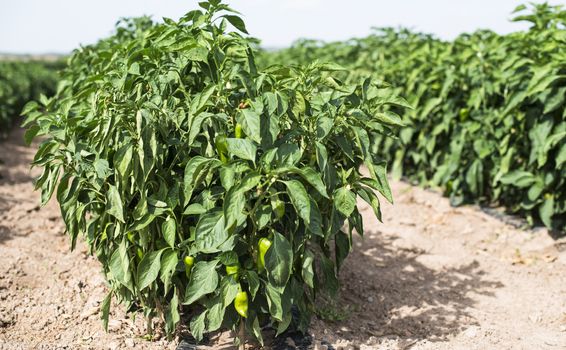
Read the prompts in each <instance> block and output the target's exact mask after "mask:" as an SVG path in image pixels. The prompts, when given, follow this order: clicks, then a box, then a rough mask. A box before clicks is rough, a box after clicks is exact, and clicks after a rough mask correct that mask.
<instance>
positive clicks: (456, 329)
mask: <svg viewBox="0 0 566 350" xmlns="http://www.w3.org/2000/svg"><path fill="white" fill-rule="evenodd" d="M21 138H22V132H21V130H16V131H15V132H13V133H12V135H11V137H10V139H9V140H7V141H5V142H3V143H0V159H2V160H3V162H4V164H2V165H0V174H1V176H2V177H3V178H2V179H0V349H1V350H4V349H10V350H12V349H133V348H135V349H174V348H175V347H176V344H177V342H178V339H177V340H173V341H171V342H168V341H166V340H165V339H160V340H157V341H154V342H148V341H146V340H144V339H143V338H142V336H143V334H144V324H143V321H142V319H141V318H137V319H136V320H133V319H132V318H130V317H128V316H126V315H125V313H124V312H123V311H122V310H121V308H119V307H113V308H112V315H111V322H110V331H109V333H106V332H104V330H103V329H102V324H101V322H100V317H99V314H98V310H99V306H100V301H101V300H102V299H103V297H104V295H105V291H106V286H105V282H104V279H103V277H102V275H101V273H100V265H99V264H98V262H97V261H96V260H95V259H94V258H92V257H90V256H88V254H87V251H86V249H85V247H84V246H83V245H80V246H79V247H78V248H77V249H76V250H75V251H74V252H69V242H68V239H67V237H66V236H64V235H63V230H64V229H63V224H62V222H61V220H60V217H59V210H58V208H57V204H56V203H50V204H49V205H48V206H46V207H45V208H41V209H40V208H39V206H38V202H39V198H38V196H39V195H38V193H35V192H34V191H33V185H32V178H33V176H35V175H37V171H36V170H34V171H32V172H30V171H29V166H28V164H29V162H30V161H31V159H32V157H33V153H34V148H27V147H25V146H23V145H22V142H21V141H20V140H21ZM392 186H393V190H394V193H395V198H396V203H395V205H394V206H391V205H384V207H383V212H384V223H383V224H381V223H379V222H377V221H376V219H375V218H373V217H372V213H371V209H369V208H367V206H365V205H364V204H362V203H360V204H359V205H360V207H361V208H363V210H364V215H365V220H366V224H365V227H366V232H365V238H364V239H357V240H356V242H355V245H356V246H355V249H354V252H353V253H352V254H351V256H350V257H349V258H348V259H347V262H346V264H345V266H344V267H343V269H342V270H341V282H342V285H343V287H342V290H341V293H340V297H339V299H338V301H334V302H332V303H330V302H328V303H325V304H324V305H322V306H321V307H322V310H323V311H324V314H325V315H328V316H327V317H329V318H331V319H334V320H333V321H330V320H321V319H315V320H314V322H313V324H312V327H311V331H310V335H311V337H312V344H311V345H310V348H317V349H339V348H344V349H566V283H565V282H566V240H553V239H552V238H550V236H549V234H548V232H546V230H544V229H536V230H528V229H518V228H515V227H514V226H512V225H511V224H509V223H505V222H504V221H501V220H499V219H496V218H494V217H493V216H490V215H488V214H486V213H484V212H483V211H482V210H480V209H479V208H478V207H475V206H469V207H460V208H452V207H450V205H449V204H448V201H447V200H446V199H445V198H442V197H441V196H440V195H438V194H437V193H434V192H430V191H426V190H422V189H420V188H417V187H413V186H410V185H408V184H406V183H403V182H393V183H392ZM229 336H230V335H229V334H226V333H224V334H217V335H215V336H214V337H213V338H212V341H211V343H210V346H209V347H210V348H223V349H227V348H229V347H230V342H229V340H228V339H229ZM292 342H293V341H292V340H290V339H289V340H288V342H287V343H292Z"/></svg>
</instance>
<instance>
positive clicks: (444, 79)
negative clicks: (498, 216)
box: [262, 4, 566, 231]
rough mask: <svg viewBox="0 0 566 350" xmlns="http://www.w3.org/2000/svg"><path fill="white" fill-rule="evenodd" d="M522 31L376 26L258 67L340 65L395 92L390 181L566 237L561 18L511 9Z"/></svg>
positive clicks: (565, 76) (542, 10)
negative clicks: (397, 110)
mask: <svg viewBox="0 0 566 350" xmlns="http://www.w3.org/2000/svg"><path fill="white" fill-rule="evenodd" d="M515 13H516V18H515V19H514V20H515V21H527V22H529V23H530V29H529V30H528V31H522V32H516V33H512V34H509V35H498V34H496V33H494V32H491V31H487V30H482V31H478V32H475V33H472V34H463V35H461V36H459V37H458V38H457V39H456V40H454V41H451V42H446V41H441V40H439V39H436V38H434V37H432V36H430V35H425V34H419V33H414V32H411V31H409V30H403V29H400V30H396V29H376V30H375V32H374V34H372V35H370V36H368V37H366V38H361V39H353V40H349V41H346V42H335V43H328V44H326V43H321V42H317V41H309V40H303V41H300V42H298V43H296V44H295V45H294V46H293V47H291V48H289V49H285V50H281V51H278V52H270V53H265V54H264V56H263V61H262V64H263V65H266V66H268V65H270V64H273V63H279V62H295V63H306V62H313V61H315V60H319V61H332V62H338V63H339V64H341V65H343V66H344V67H346V68H347V71H346V72H345V73H344V74H342V75H341V76H340V77H341V78H342V79H344V80H345V81H357V80H359V79H360V78H362V77H365V76H368V75H369V76H373V77H375V78H378V79H382V80H384V81H387V82H389V83H391V84H392V85H393V86H395V87H396V88H397V89H398V91H399V92H400V93H401V94H402V95H403V96H405V97H406V98H407V99H408V100H409V102H410V103H411V104H412V105H413V107H414V109H413V110H412V111H411V112H409V113H406V114H405V116H406V118H405V119H404V120H403V122H404V123H405V125H406V126H405V127H404V128H403V129H402V130H401V132H400V133H399V134H398V137H394V138H393V137H389V136H385V137H384V138H383V139H382V141H381V142H380V143H379V144H377V145H376V148H375V151H376V152H377V153H378V154H380V156H382V157H383V158H385V159H387V160H390V161H391V163H392V164H393V166H392V169H391V170H392V172H393V174H394V175H396V176H401V175H403V176H406V177H407V178H409V179H411V180H413V181H416V182H418V183H420V184H422V185H426V186H440V187H441V188H442V189H443V190H444V192H445V194H446V195H447V196H450V199H451V201H452V203H453V204H455V205H458V204H462V203H466V202H479V203H482V204H487V205H504V206H506V207H507V208H508V209H509V210H510V211H511V212H513V213H519V214H521V215H524V216H525V217H527V218H528V220H529V221H530V222H531V223H535V222H537V221H539V220H540V221H542V223H544V225H546V226H547V227H549V228H552V229H556V230H559V231H564V230H565V229H566V109H565V107H566V100H565V99H566V49H565V48H566V30H565V25H566V11H564V10H562V8H561V7H552V6H548V5H545V4H543V5H536V6H535V5H533V7H532V8H527V7H525V6H520V7H519V8H517V9H516V11H515Z"/></svg>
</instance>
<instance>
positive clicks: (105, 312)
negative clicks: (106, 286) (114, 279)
mask: <svg viewBox="0 0 566 350" xmlns="http://www.w3.org/2000/svg"><path fill="white" fill-rule="evenodd" d="M111 302H112V291H110V292H109V293H108V294H106V297H105V298H104V300H103V301H102V305H101V306H100V311H101V312H102V315H101V319H102V327H103V328H104V330H105V331H107V332H108V318H109V315H110V303H111Z"/></svg>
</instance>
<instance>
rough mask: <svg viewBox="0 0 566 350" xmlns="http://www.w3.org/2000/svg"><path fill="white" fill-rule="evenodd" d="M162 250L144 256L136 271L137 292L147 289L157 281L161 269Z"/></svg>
mask: <svg viewBox="0 0 566 350" xmlns="http://www.w3.org/2000/svg"><path fill="white" fill-rule="evenodd" d="M162 253H163V250H158V251H154V252H151V253H149V254H146V255H144V257H143V258H142V260H141V261H140V264H139V265H138V271H137V278H136V280H137V284H138V289H139V290H144V289H145V288H147V287H149V285H150V284H151V283H153V281H155V280H156V279H157V276H158V275H159V270H160V268H161V254H162Z"/></svg>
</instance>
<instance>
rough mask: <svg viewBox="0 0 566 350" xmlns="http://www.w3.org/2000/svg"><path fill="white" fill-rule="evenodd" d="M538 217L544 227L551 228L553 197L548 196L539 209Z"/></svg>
mask: <svg viewBox="0 0 566 350" xmlns="http://www.w3.org/2000/svg"><path fill="white" fill-rule="evenodd" d="M538 212H539V215H540V219H541V220H542V222H543V224H544V226H546V227H548V228H550V229H551V228H552V216H553V215H554V196H549V197H548V198H546V199H545V200H544V202H543V204H542V205H541V206H540V207H539V211H538Z"/></svg>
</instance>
